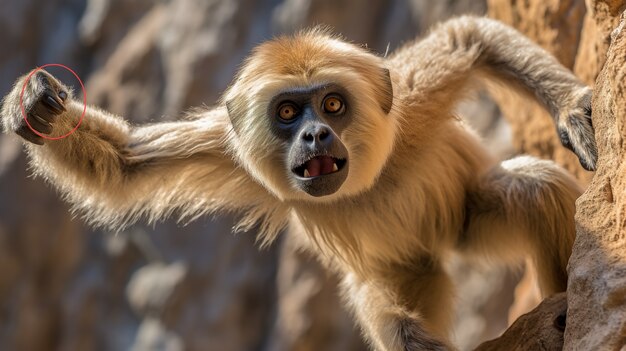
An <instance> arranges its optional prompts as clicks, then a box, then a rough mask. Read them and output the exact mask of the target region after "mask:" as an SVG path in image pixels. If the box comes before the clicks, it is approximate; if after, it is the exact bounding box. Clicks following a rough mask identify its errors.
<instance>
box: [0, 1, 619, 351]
mask: <svg viewBox="0 0 626 351" xmlns="http://www.w3.org/2000/svg"><path fill="white" fill-rule="evenodd" d="M486 2H487V1H483V0H438V1H430V0H372V1H359V0H315V1H313V0H256V1H255V0H169V1H165V0H164V1H154V0H134V1H123V0H88V1H80V0H46V1H44V0H0V33H2V34H1V35H0V45H1V46H2V48H3V49H2V50H0V94H1V95H2V96H4V95H5V94H6V93H7V92H8V91H9V89H10V88H11V84H12V83H13V82H14V81H15V79H16V78H17V77H18V76H19V75H21V74H23V73H26V72H27V71H29V70H30V69H32V68H33V67H35V66H37V65H43V64H47V63H62V64H65V65H67V66H69V67H71V68H72V69H73V70H74V71H75V72H76V73H77V74H78V75H79V76H80V77H81V78H82V79H83V81H84V82H85V87H86V92H87V100H88V103H89V104H95V105H99V106H102V107H103V108H105V109H107V110H110V111H112V112H114V113H118V114H120V115H122V116H125V117H126V118H128V119H129V120H132V121H133V122H134V123H137V124H141V123H151V122H157V121H161V120H172V119H176V118H177V116H178V115H179V114H180V113H181V112H182V111H184V110H185V109H188V108H190V107H193V106H197V105H201V104H206V105H212V104H214V102H215V101H216V99H217V98H218V97H219V94H220V92H222V91H223V90H224V88H225V87H226V86H227V85H228V83H229V82H230V80H231V78H232V76H233V74H234V73H235V71H236V69H237V67H238V65H239V64H240V63H241V60H242V59H243V58H244V57H245V56H246V55H247V53H248V52H249V51H250V49H251V48H252V47H254V45H256V44H258V43H260V42H262V41H264V40H267V39H270V38H271V37H272V36H274V35H277V34H282V33H291V32H293V31H296V30H298V29H300V28H304V27H310V26H314V25H317V24H328V25H331V26H332V27H334V28H335V29H336V31H337V32H340V33H342V34H343V35H344V36H345V37H347V38H348V39H349V40H352V41H354V42H358V43H366V44H367V45H368V46H369V47H370V48H372V49H374V50H376V51H378V52H380V53H381V54H383V53H385V52H386V51H387V49H389V50H393V49H394V48H396V47H398V46H400V45H402V44H403V43H405V42H406V41H409V40H411V39H412V38H414V37H415V36H416V35H419V34H420V33H423V32H424V31H425V30H426V29H427V28H428V27H429V26H430V25H432V24H434V23H436V22H438V21H440V20H442V19H445V18H447V17H449V16H452V15H454V14H460V13H477V14H484V13H486V12H487V11H489V13H490V14H491V15H492V16H495V17H498V18H501V19H503V20H505V21H508V22H509V23H511V24H513V25H516V26H517V27H518V28H520V29H521V30H522V31H524V32H525V33H526V34H528V35H531V37H533V39H535V40H537V41H538V42H539V43H541V44H542V45H544V46H546V47H548V48H550V49H551V50H552V51H553V52H555V53H556V54H557V55H558V57H559V58H560V59H561V60H562V61H563V62H564V63H565V64H566V65H568V66H569V67H573V65H574V62H575V60H574V56H575V55H576V53H577V51H582V48H583V47H589V45H591V43H592V42H593V43H596V44H595V45H600V47H599V48H598V47H597V46H596V47H595V49H594V48H593V47H591V48H590V49H589V48H588V50H587V51H585V52H586V53H587V54H588V55H589V52H592V51H593V50H596V51H595V53H596V55H595V56H593V57H595V58H598V57H600V55H598V52H602V53H603V52H604V51H602V50H606V48H607V45H606V44H603V42H602V41H601V40H599V39H598V40H596V38H603V37H602V36H601V33H604V32H606V28H609V27H607V26H605V27H606V28H605V27H601V28H600V25H602V24H603V23H599V22H597V21H594V18H593V17H589V15H586V6H585V2H584V1H583V0H567V1H566V0H563V1H558V0H550V1H542V0H531V1H525V2H523V4H522V2H518V1H514V0H510V1H509V0H490V1H488V2H489V6H488V5H487V4H486ZM588 2H590V3H595V1H592V0H589V1H588ZM598 2H600V1H598ZM524 4H525V5H524ZM524 6H526V7H524ZM488 7H489V9H488ZM583 18H584V21H583ZM583 22H584V23H585V26H591V27H593V26H594V25H595V26H596V27H597V28H596V27H594V28H596V31H595V32H592V31H591V30H589V32H588V34H587V35H588V36H590V38H591V36H594V37H593V40H592V39H588V40H587V41H588V42H589V43H588V44H585V43H583V44H580V45H579V41H580V38H581V29H582V26H583ZM599 28H600V29H602V30H604V32H602V31H600V29H599ZM564 38H565V39H564ZM597 43H600V44H597ZM602 45H604V46H602ZM597 61H598V60H596V61H593V62H594V63H593V65H591V64H589V65H586V64H585V63H584V62H583V63H579V62H580V61H576V64H577V65H579V66H580V67H582V68H580V70H579V71H580V72H582V71H585V69H587V70H589V69H590V70H594V69H595V70H596V71H595V73H596V74H597V70H599V68H600V67H601V63H598V62H597ZM589 67H590V68H589ZM50 71H51V72H52V73H53V74H55V75H58V76H59V77H61V79H62V80H63V81H64V82H65V83H67V84H69V85H73V86H74V89H75V90H76V92H77V93H78V95H80V91H81V88H80V85H79V84H78V82H77V81H76V79H75V78H74V77H73V76H72V75H71V74H68V72H64V71H63V70H62V69H59V68H53V69H50ZM580 72H579V74H582V75H583V76H584V77H586V79H587V80H588V82H592V81H593V79H594V78H595V75H593V74H591V73H589V74H587V75H584V73H580ZM496 98H497V99H498V101H501V102H503V103H504V106H505V108H504V109H503V111H504V112H505V115H510V114H511V113H514V112H520V113H524V114H525V115H526V116H528V121H531V120H532V119H533V118H538V119H539V120H540V121H541V122H532V123H534V124H533V125H535V126H537V127H536V128H535V129H533V130H534V132H533V133H528V134H526V135H523V132H522V131H521V128H519V127H520V125H515V124H514V125H513V126H512V129H511V128H510V127H509V126H508V124H507V123H506V122H504V120H503V119H502V118H501V117H500V110H499V109H498V108H497V107H496V106H495V105H494V103H492V102H491V100H490V99H489V98H487V97H486V96H485V95H484V94H478V96H477V99H476V100H477V101H478V102H472V103H466V104H464V105H463V106H461V107H460V108H459V111H460V114H462V115H464V116H465V117H469V118H468V119H469V121H470V122H471V123H473V124H474V125H475V127H476V128H477V129H478V130H480V131H481V133H482V134H483V135H485V139H486V142H488V143H490V147H491V149H493V150H494V151H495V152H497V153H498V154H499V155H500V156H501V157H507V156H510V155H511V154H513V153H514V150H518V151H519V150H522V151H525V152H531V153H535V154H538V155H540V156H543V157H550V158H554V157H555V155H554V152H555V151H554V150H557V151H556V153H557V154H558V155H566V154H565V153H563V152H562V151H561V149H559V146H558V145H556V146H555V145H554V140H555V139H554V136H553V135H551V134H550V132H549V131H548V130H550V131H551V130H552V129H551V126H550V125H549V124H548V125H546V124H545V121H546V119H545V118H546V117H545V116H543V117H542V115H541V112H537V111H536V110H533V109H534V107H528V106H527V105H525V104H527V103H526V102H519V101H517V100H506V99H507V98H506V97H500V98H499V97H496ZM528 109H530V110H528ZM542 118H543V119H542ZM548 121H549V120H548ZM529 123H531V122H529ZM511 130H512V132H511ZM511 133H512V135H513V138H512V139H511ZM546 133H547V134H546ZM525 138H526V139H528V138H530V139H529V140H532V142H524V140H526V139H525ZM542 138H543V139H542ZM550 138H552V139H550ZM511 140H512V141H513V144H511ZM537 140H539V141H537ZM541 140H551V141H549V142H547V144H546V142H542V141H541ZM512 145H514V146H515V149H514V148H513V147H512ZM546 145H547V146H546ZM558 155H557V156H556V157H557V158H558V157H564V158H565V159H567V157H569V156H567V155H566V156H558ZM568 160H569V161H568ZM568 160H566V161H564V162H563V163H564V164H565V165H566V166H567V167H569V169H570V170H572V171H573V172H574V173H576V174H580V178H581V179H582V180H588V179H590V175H589V174H585V173H583V172H582V171H581V170H580V169H578V168H576V164H575V163H574V162H572V160H571V157H570V159H568ZM568 162H569V163H568ZM231 226H232V219H231V218H227V217H219V218H202V219H200V220H197V221H195V222H193V223H189V224H186V225H183V224H179V223H176V222H175V221H166V222H163V223H160V224H158V225H156V226H154V227H146V226H142V225H137V226H135V227H133V228H131V229H129V230H127V231H124V232H121V233H109V232H102V231H93V230H91V229H90V228H88V227H86V226H85V225H84V224H83V223H82V222H81V220H80V218H74V217H73V216H72V214H71V213H70V212H69V208H68V206H67V205H66V204H65V203H63V202H62V201H60V200H59V199H58V196H57V194H55V193H54V191H53V190H51V188H50V187H48V186H46V185H45V184H44V183H43V182H42V181H41V180H40V179H33V178H31V177H29V172H28V170H27V163H26V160H25V157H24V154H23V153H22V152H21V144H20V142H19V141H18V140H17V139H16V138H13V137H12V136H6V135H0V349H1V350H26V351H30V350H35V351H38V350H136V351H144V350H163V351H178V350H209V351H212V350H233V351H238V350H261V351H265V350H272V351H273V350H278V351H281V350H296V351H309V350H330V351H332V350H348V351H349V350H366V349H367V348H366V346H365V345H364V343H363V341H362V339H361V337H360V336H359V333H358V331H357V329H356V328H355V327H354V326H353V323H352V321H351V319H350V317H349V316H348V314H347V313H346V312H345V311H344V310H343V309H342V307H341V305H340V301H339V297H338V296H337V293H336V289H335V284H336V281H335V278H334V277H333V276H332V275H330V274H328V273H326V272H325V271H323V270H322V269H321V268H320V267H319V265H318V264H317V263H316V262H315V261H313V260H311V259H310V258H309V257H307V256H306V255H304V254H301V253H298V252H295V251H294V250H293V249H292V244H291V243H290V241H289V238H288V236H283V238H282V239H281V240H279V242H277V243H276V244H275V245H273V247H271V248H270V249H267V250H263V251H260V250H258V248H257V247H255V243H254V241H255V238H254V233H240V234H237V235H232V234H230V229H231ZM451 270H452V271H453V272H454V274H455V275H456V276H457V281H458V284H459V286H460V291H462V292H463V293H462V294H459V298H460V300H461V302H460V303H459V306H458V310H459V314H458V316H457V327H456V330H455V339H456V341H457V343H458V345H459V346H460V347H461V348H462V349H471V348H473V347H474V346H475V345H477V344H478V343H480V342H481V341H484V340H486V339H490V338H494V337H496V336H498V335H499V334H500V333H501V332H502V331H503V330H504V329H505V328H506V326H507V325H508V323H509V322H510V321H509V313H510V314H511V319H513V318H514V317H516V316H517V315H519V314H520V313H522V312H525V311H526V310H528V309H529V308H530V307H533V306H534V305H535V304H536V303H537V302H538V301H537V300H536V298H534V296H535V294H534V288H533V284H532V281H530V280H529V279H528V275H526V276H525V278H524V279H522V283H520V284H519V285H518V282H519V281H520V277H521V272H517V273H516V272H506V271H501V270H494V269H486V268H484V267H477V266H474V265H471V264H469V263H467V262H463V261H461V260H460V259H455V260H453V262H452V263H451ZM516 286H517V291H515V288H516ZM515 299H517V302H516V303H515V304H514V306H513V307H511V305H512V304H513V303H514V300H515Z"/></svg>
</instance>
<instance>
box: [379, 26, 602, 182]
mask: <svg viewBox="0 0 626 351" xmlns="http://www.w3.org/2000/svg"><path fill="white" fill-rule="evenodd" d="M389 64H390V65H391V67H392V68H393V70H394V72H397V73H398V78H397V82H398V84H399V87H400V90H401V91H403V92H404V93H403V94H402V95H403V96H402V99H403V100H405V101H404V102H405V103H407V104H409V105H411V106H413V107H415V108H420V109H423V110H426V111H428V112H431V113H436V112H437V111H440V110H441V106H448V107H451V104H452V103H454V101H455V99H458V98H461V97H463V95H464V94H465V93H466V91H467V88H468V87H470V86H471V84H472V83H473V82H474V81H475V80H476V78H487V79H488V80H490V81H495V82H497V83H501V84H504V85H506V86H509V87H512V88H513V89H514V90H516V91H517V92H520V93H523V94H529V95H531V96H533V97H534V98H535V99H536V100H538V101H539V102H540V103H542V104H543V105H544V106H545V107H546V109H547V110H548V111H549V112H550V113H551V115H552V116H553V118H554V121H555V124H556V127H557V130H558V134H559V137H560V139H561V142H562V143H563V145H564V146H566V147H568V148H570V149H571V150H572V151H574V152H575V153H576V154H577V156H578V157H579V159H580V162H581V164H582V165H583V167H585V168H586V169H588V170H593V169H595V163H596V160H597V151H596V145H595V138H594V133H593V127H592V123H591V89H590V88H589V87H587V86H585V85H584V84H583V83H582V82H581V81H580V80H579V79H577V78H576V77H575V76H574V75H573V74H572V73H571V72H570V71H569V70H568V69H567V68H565V67H563V66H562V65H561V64H560V63H559V62H558V61H557V60H556V59H555V58H554V57H553V56H552V55H550V54H549V53H548V52H546V51H545V50H543V49H542V48H541V47H539V46H538V45H536V44H534V43H533V42H531V41H530V40H529V39H528V38H526V37H524V36H523V35H522V34H520V33H519V32H517V31H516V30H514V29H513V28H511V27H509V26H506V25H504V24H502V23H500V22H498V21H495V20H491V19H488V18H483V17H472V16H464V17H459V18H456V19H453V20H450V21H447V22H444V23H442V24H440V25H439V26H437V27H435V28H434V29H433V30H432V31H431V33H430V34H429V35H428V36H427V37H425V38H424V39H423V40H420V41H417V42H415V43H413V44H410V45H407V46H405V47H404V48H402V49H400V50H399V51H397V53H396V54H394V55H393V56H392V57H390V59H389Z"/></svg>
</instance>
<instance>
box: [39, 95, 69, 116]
mask: <svg viewBox="0 0 626 351" xmlns="http://www.w3.org/2000/svg"><path fill="white" fill-rule="evenodd" d="M41 102H42V103H43V104H44V105H46V106H47V107H48V108H49V109H50V110H51V111H52V112H53V113H54V114H57V115H58V114H61V113H62V112H64V111H65V107H64V106H63V102H62V101H61V99H59V100H58V101H57V99H56V98H55V97H54V96H52V95H50V94H49V92H45V93H44V95H43V96H42V98H41Z"/></svg>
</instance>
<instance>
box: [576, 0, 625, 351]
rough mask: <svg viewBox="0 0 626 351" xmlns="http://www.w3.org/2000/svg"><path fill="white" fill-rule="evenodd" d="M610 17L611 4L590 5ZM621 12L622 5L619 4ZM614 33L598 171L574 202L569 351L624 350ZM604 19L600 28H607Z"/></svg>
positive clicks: (620, 38)
mask: <svg viewBox="0 0 626 351" xmlns="http://www.w3.org/2000/svg"><path fill="white" fill-rule="evenodd" d="M591 3H592V6H593V7H594V8H604V9H606V10H607V12H604V13H603V16H615V15H616V13H615V11H614V10H615V9H616V8H619V6H617V4H616V2H611V1H606V2H605V1H597V2H595V1H592V2H591ZM621 8H624V4H623V3H622V4H621ZM624 16H625V14H623V15H622V19H621V22H619V26H618V27H617V28H616V29H615V30H614V31H613V34H612V35H611V37H612V43H611V45H610V47H609V50H608V53H607V56H606V63H605V64H604V68H603V69H602V71H601V72H600V75H599V76H598V79H597V81H596V87H595V90H594V99H593V122H594V128H595V132H596V140H597V142H598V155H599V160H598V170H597V172H596V175H595V177H594V178H593V180H592V182H591V184H590V185H589V188H588V189H587V190H586V191H585V193H584V194H583V195H582V196H581V197H580V198H579V199H578V202H577V212H576V223H577V237H576V241H575V243H574V251H573V253H572V257H571V259H570V263H569V269H568V271H569V277H570V280H569V284H568V296H569V317H568V325H567V330H566V335H565V348H566V349H568V350H618V349H621V348H623V347H624V346H626V336H625V335H626V334H625V330H626V329H625V328H626V203H625V202H624V200H623V199H624V196H625V195H626V162H624V160H625V155H626V145H625V144H624V142H623V140H624V138H626V30H624V27H625V26H626V21H625V18H624ZM611 21H612V20H611V19H609V18H605V19H604V20H602V21H601V22H611Z"/></svg>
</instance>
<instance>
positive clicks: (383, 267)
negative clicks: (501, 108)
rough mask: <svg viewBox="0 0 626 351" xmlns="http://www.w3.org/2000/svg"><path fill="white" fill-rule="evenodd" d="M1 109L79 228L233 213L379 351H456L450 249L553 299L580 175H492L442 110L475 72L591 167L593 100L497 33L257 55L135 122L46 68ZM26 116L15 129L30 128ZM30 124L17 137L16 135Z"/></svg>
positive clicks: (317, 34) (446, 27)
mask: <svg viewBox="0 0 626 351" xmlns="http://www.w3.org/2000/svg"><path fill="white" fill-rule="evenodd" d="M25 79H26V76H24V77H22V78H20V79H19V80H18V81H17V83H16V84H15V87H14V89H13V90H12V91H11V92H10V93H9V94H8V96H7V97H6V98H5V99H4V103H3V106H2V112H1V113H2V115H1V116H2V123H3V126H4V129H5V131H7V132H11V133H17V134H18V135H20V136H21V137H22V138H23V139H25V140H26V141H29V142H30V143H26V144H25V145H26V151H27V153H28V156H29V159H30V162H31V165H32V168H33V170H34V172H35V174H36V175H39V176H41V177H43V178H44V179H46V180H47V181H49V182H50V183H51V184H52V185H53V186H54V187H56V188H58V189H59V190H60V191H61V193H62V194H63V196H64V198H65V199H67V201H69V202H70V203H72V204H73V205H74V208H75V209H76V210H77V211H79V212H81V213H83V214H84V217H85V218H86V220H87V221H88V222H90V223H91V224H93V225H99V226H107V227H110V228H115V229H120V228H123V227H125V226H127V225H129V224H132V223H133V222H135V221H137V220H139V219H140V218H144V219H146V220H148V221H150V222H153V221H155V220H158V219H160V218H163V217H166V216H172V215H174V216H177V217H178V218H180V219H182V220H193V219H194V218H197V217H198V216H200V215H203V214H207V213H214V212H216V211H228V212H235V213H239V214H240V215H241V221H240V222H239V223H238V225H237V226H236V228H235V229H241V230H245V229H249V228H251V227H253V226H255V225H257V224H258V225H259V228H260V234H259V239H260V242H261V245H268V244H270V243H271V242H272V241H274V239H275V238H276V236H277V233H278V232H279V231H280V230H281V229H283V228H285V227H286V226H287V225H289V226H290V227H291V229H292V231H291V232H292V233H293V235H297V236H298V240H299V241H300V242H301V244H302V245H303V247H306V248H308V249H309V250H311V251H312V252H314V253H316V254H317V256H318V257H319V258H320V259H321V260H322V261H323V262H324V263H325V264H326V265H327V266H328V267H329V268H330V269H332V270H334V271H336V272H338V274H340V275H341V277H342V290H343V294H344V296H345V299H346V302H347V305H348V306H349V307H350V308H351V310H352V311H353V313H354V316H355V319H356V320H357V321H358V323H359V324H360V326H361V328H362V330H363V333H364V335H365V336H366V338H367V339H368V340H369V342H370V344H371V346H372V347H373V348H374V349H377V350H393V351H400V350H404V351H406V350H445V349H453V346H452V345H451V344H450V342H449V341H448V331H449V326H450V317H451V311H450V306H451V305H452V295H453V293H452V291H453V289H452V282H451V281H450V278H449V276H448V274H447V273H446V272H445V269H444V262H445V261H446V258H447V257H448V254H449V253H450V252H453V251H456V252H459V253H461V254H463V255H467V256H468V257H472V258H473V257H476V258H486V259H488V260H489V261H490V262H501V263H505V264H510V263H513V262H517V260H520V259H523V258H524V257H526V255H530V257H532V258H533V261H534V263H535V265H536V268H537V271H538V275H539V284H540V287H541V290H542V292H543V294H545V295H548V294H552V293H555V292H559V291H564V290H565V288H566V281H567V274H566V265H567V261H568V258H569V256H570V252H571V247H572V244H573V240H574V234H575V228H574V212H575V200H576V198H577V197H578V196H579V195H580V194H581V189H580V187H579V186H578V185H577V183H576V181H575V180H574V179H573V178H572V177H571V176H570V175H568V173H566V171H564V170H563V169H561V168H560V167H558V166H556V165H555V164H554V163H553V162H551V161H545V160H539V159H536V158H533V157H529V156H521V157H516V158H513V159H511V160H508V161H505V162H502V163H500V164H498V163H497V161H495V160H494V158H493V157H492V156H491V155H490V154H489V152H488V151H487V150H485V148H484V147H483V146H482V145H481V143H480V140H479V138H478V137H477V136H476V135H475V134H474V133H473V132H472V131H471V130H470V129H469V128H468V127H467V126H465V125H464V124H463V123H462V122H461V121H460V120H459V119H458V118H457V117H456V116H455V114H454V107H455V104H456V102H458V101H459V100H460V99H463V98H464V97H466V96H467V95H468V91H470V90H471V89H472V88H473V87H475V84H474V83H475V82H476V81H477V80H480V79H486V80H488V81H493V82H499V83H501V84H502V85H504V86H507V87H510V88H513V90H514V91H517V92H520V93H522V94H526V95H528V96H529V97H532V98H535V99H536V100H538V101H539V102H540V103H542V104H543V106H545V108H546V109H547V110H548V111H549V112H551V115H552V116H553V117H554V123H555V125H556V128H557V130H558V134H559V136H560V138H561V140H562V142H563V144H564V145H565V146H567V147H569V148H570V149H572V150H573V151H574V152H575V153H576V154H577V155H578V157H579V159H580V162H581V164H582V165H583V166H584V167H585V168H586V169H589V170H592V169H594V167H595V162H596V157H597V156H596V146H595V141H594V134H593V128H592V124H591V108H590V106H591V90H590V88H588V87H587V86H585V85H584V84H583V83H582V82H581V81H579V80H578V79H577V78H576V77H575V76H574V75H573V74H572V73H571V72H570V71H568V70H567V69H566V68H564V67H563V66H561V65H560V64H559V63H558V62H557V60H556V59H554V58H553V57H552V56H550V55H549V54H548V53H547V52H546V51H544V50H543V49H541V48H540V47H538V46H537V45H535V44H533V43H532V42H531V41H530V40H528V39H527V38H525V37H523V36H522V35H521V34H520V33H518V32H517V31H515V30H514V29H512V28H509V27H507V26H505V25H503V24H502V23H499V22H497V21H495V20H490V19H487V18H482V17H472V16H465V17H459V18H455V19H452V20H448V21H446V22H444V23H442V24H439V25H438V26H436V27H435V28H434V29H433V30H431V32H430V33H429V35H427V36H426V37H425V38H423V39H422V40H417V41H415V42H413V43H410V44H408V45H405V46H404V47H402V48H400V49H399V50H397V51H396V52H395V53H393V54H391V55H389V56H388V57H380V56H377V55H376V54H374V53H372V52H370V51H369V50H367V49H365V48H363V47H361V46H357V45H354V44H352V43H348V42H346V41H345V40H343V39H342V38H340V37H338V36H336V35H333V34H331V33H329V31H328V30H325V29H313V30H308V31H303V32H301V33H298V34H295V35H293V36H282V37H278V38H276V39H273V40H270V41H268V42H265V43H263V44H261V45H259V46H258V47H257V48H255V49H254V51H253V52H252V54H251V55H250V57H249V58H248V59H247V60H245V62H244V64H243V66H242V67H241V69H240V71H239V73H238V74H237V75H236V77H235V78H234V80H233V82H232V84H231V85H230V87H229V88H228V89H227V91H226V92H225V93H224V95H223V97H222V99H221V100H220V102H219V103H218V104H217V106H215V107H214V108H203V109H199V110H196V111H195V112H193V113H192V114H191V116H188V118H186V119H182V120H180V121H178V122H164V123H155V124H152V125H144V126H132V125H130V124H129V123H127V122H126V121H125V120H124V119H122V118H120V117H118V116H115V115H113V114H111V113H108V112H106V111H103V110H100V109H97V108H95V107H88V108H87V112H86V117H85V118H84V121H83V122H82V124H81V125H80V128H78V130H77V131H76V132H75V133H73V134H71V135H69V136H68V137H66V138H64V139H60V140H47V139H46V138H43V137H42V136H61V135H64V134H65V133H67V132H68V131H69V130H71V129H72V128H73V127H74V126H76V124H77V122H78V119H79V118H80V116H81V114H82V112H83V103H82V101H77V100H75V99H74V98H73V95H72V92H71V91H70V89H68V88H67V87H66V86H65V85H63V84H62V83H61V82H59V81H58V80H57V79H55V78H54V77H53V76H51V75H50V74H49V73H47V72H45V71H43V70H39V71H37V72H36V74H34V75H33V76H32V78H31V79H30V80H29V81H28V82H27V86H26V91H25V93H24V97H23V105H24V110H25V112H26V114H27V119H25V118H24V117H23V116H22V113H21V109H20V93H21V90H22V86H23V84H25V82H26V81H25ZM26 121H28V124H27V123H26ZM29 125H30V126H29Z"/></svg>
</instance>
